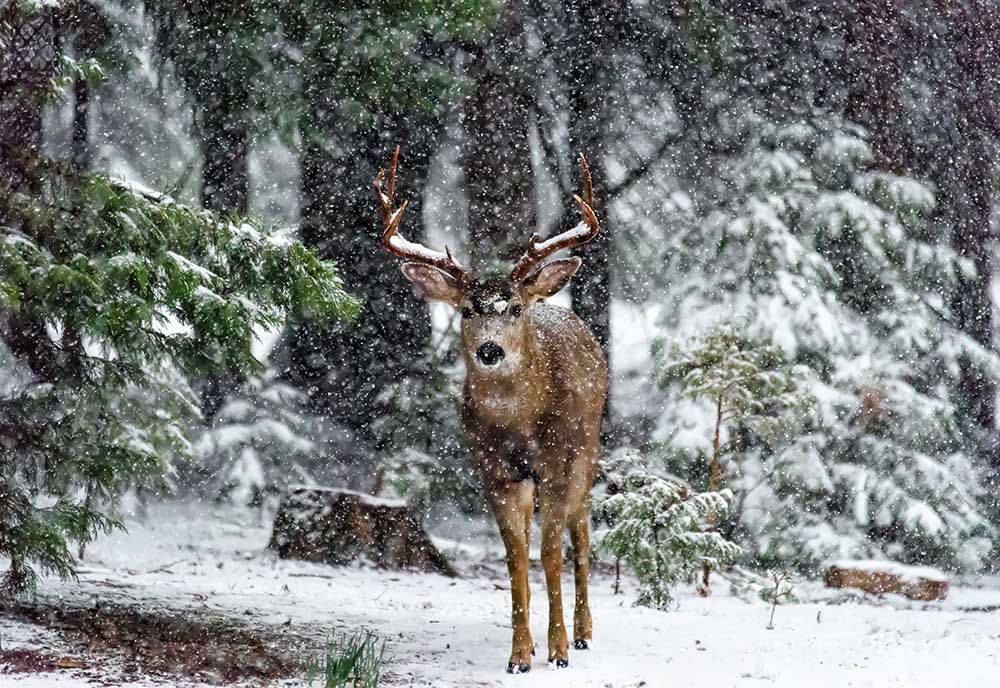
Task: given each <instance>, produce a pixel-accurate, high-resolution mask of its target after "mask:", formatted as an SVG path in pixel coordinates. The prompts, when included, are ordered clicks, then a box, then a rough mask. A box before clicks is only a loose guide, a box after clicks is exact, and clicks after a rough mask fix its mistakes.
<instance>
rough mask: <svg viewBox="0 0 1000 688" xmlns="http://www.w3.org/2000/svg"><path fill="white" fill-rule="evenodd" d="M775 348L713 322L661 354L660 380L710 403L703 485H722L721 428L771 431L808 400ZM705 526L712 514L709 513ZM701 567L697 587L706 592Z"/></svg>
mask: <svg viewBox="0 0 1000 688" xmlns="http://www.w3.org/2000/svg"><path fill="white" fill-rule="evenodd" d="M784 358H785V357H784V353H783V352H782V351H781V349H779V348H778V347H775V346H771V345H769V344H764V343H761V342H754V341H752V340H750V339H748V338H746V337H744V336H741V335H740V334H739V333H738V332H737V330H736V329H735V328H733V327H731V326H722V327H717V328H715V329H713V330H711V331H710V332H709V333H708V334H706V335H705V336H704V337H701V338H699V339H694V340H692V341H690V342H688V343H687V344H686V345H675V346H674V347H673V348H672V349H671V350H670V352H669V353H668V354H667V356H666V360H665V366H664V367H665V370H664V374H663V378H662V379H663V382H664V384H668V385H669V384H672V383H674V382H677V381H679V382H680V385H681V387H682V388H683V390H684V392H685V393H686V394H687V395H688V396H689V397H690V398H691V399H695V400H697V399H705V400H708V401H709V402H711V404H712V408H713V417H714V428H713V432H712V453H711V460H710V462H709V477H708V490H709V492H718V491H719V489H720V488H721V487H722V475H723V471H722V462H721V458H722V452H723V446H722V432H723V429H724V427H726V426H730V429H736V428H745V429H752V430H753V431H754V432H755V433H757V434H758V435H760V436H764V437H766V436H768V435H771V434H774V433H776V432H777V431H778V430H779V428H780V427H781V425H782V424H783V420H784V419H786V418H787V417H788V416H789V415H790V414H791V413H792V412H794V411H797V410H802V409H805V408H807V407H808V406H809V403H810V399H809V397H808V395H807V394H805V393H803V392H802V391H801V390H800V389H799V386H798V384H797V381H796V378H795V375H794V374H793V370H792V368H790V367H789V366H787V365H786V364H785V362H784ZM707 520H708V527H709V529H712V528H714V527H715V513H714V512H713V511H711V510H709V512H708V518H707ZM708 586H709V569H708V567H707V566H706V567H705V570H704V575H703V577H702V582H701V586H700V587H699V590H700V591H701V593H702V594H708V592H709V587H708Z"/></svg>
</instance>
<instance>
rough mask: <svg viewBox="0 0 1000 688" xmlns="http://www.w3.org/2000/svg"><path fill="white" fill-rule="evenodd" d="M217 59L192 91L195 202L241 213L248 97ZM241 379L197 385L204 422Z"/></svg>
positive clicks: (245, 206)
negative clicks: (196, 142)
mask: <svg viewBox="0 0 1000 688" xmlns="http://www.w3.org/2000/svg"><path fill="white" fill-rule="evenodd" d="M216 58H217V56H216ZM210 59H211V58H210ZM217 61H218V62H220V64H219V70H218V73H217V76H216V77H214V78H212V79H211V80H210V82H209V83H208V84H206V85H205V87H204V88H203V89H201V92H200V93H197V94H196V98H197V102H198V111H199V112H198V114H199V121H200V125H201V131H200V134H201V141H200V144H201V153H202V170H201V202H202V206H203V207H205V208H207V209H209V210H212V211H215V212H217V213H221V214H224V215H246V214H247V211H248V210H249V193H250V173H249V166H248V155H249V149H250V132H249V131H248V128H247V118H248V114H249V96H248V94H247V91H246V89H245V88H244V87H243V85H242V84H240V83H238V82H237V80H236V76H235V75H232V74H226V73H225V71H224V68H223V65H222V64H221V63H222V60H220V59H217ZM242 382H243V377H242V375H240V374H239V373H237V372H235V371H220V372H216V373H210V374H209V375H208V376H207V377H206V379H205V380H204V382H203V384H202V387H201V411H202V414H203V416H204V417H205V419H206V420H211V419H212V417H214V416H215V414H216V413H217V412H218V411H219V409H221V408H222V406H223V404H225V402H226V397H228V396H229V395H230V394H232V393H234V392H235V391H236V390H238V389H239V387H240V385H241V384H242Z"/></svg>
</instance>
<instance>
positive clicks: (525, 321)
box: [375, 148, 608, 673]
mask: <svg viewBox="0 0 1000 688" xmlns="http://www.w3.org/2000/svg"><path fill="white" fill-rule="evenodd" d="M398 161H399V149H398V148H397V149H396V152H395V154H394V155H393V157H392V163H391V166H390V168H389V174H388V179H387V180H386V179H385V170H382V171H380V172H379V174H378V176H377V177H376V178H375V198H376V200H377V202H378V209H379V214H380V215H381V218H382V223H383V225H384V231H383V234H382V247H383V248H384V249H385V250H386V251H388V252H389V253H392V254H394V255H396V256H399V257H401V258H405V259H406V260H407V262H405V263H403V265H402V271H403V275H405V276H406V279H408V280H410V282H412V283H413V284H414V285H415V286H416V288H417V290H418V291H419V292H420V293H421V294H422V295H423V296H424V298H426V299H429V300H433V301H443V302H445V303H447V304H450V305H451V306H452V307H453V308H455V309H456V310H458V311H459V312H460V313H461V314H462V325H461V349H462V356H463V357H464V359H465V368H466V380H465V390H464V396H463V407H462V416H463V427H464V430H465V434H466V435H467V437H468V439H469V440H470V441H471V443H472V445H473V449H474V451H475V454H476V458H477V463H478V465H479V470H480V472H481V474H482V478H483V481H484V483H485V488H486V494H487V498H488V501H489V504H490V507H491V509H492V511H493V514H494V516H495V517H496V521H497V524H498V525H499V527H500V534H501V536H502V538H503V543H504V547H505V549H506V551H507V569H508V572H509V574H510V593H511V618H512V622H513V631H514V634H513V642H512V649H511V654H510V660H509V662H508V664H507V671H508V673H515V672H516V673H521V672H526V671H529V670H530V669H531V656H532V655H533V654H534V649H533V644H532V640H531V630H530V628H529V623H528V622H529V615H528V605H529V600H530V597H531V594H530V591H529V589H528V541H529V538H530V533H531V521H532V518H533V516H534V511H535V498H536V491H537V498H538V505H539V511H540V514H541V531H542V547H541V552H542V567H543V568H544V569H545V583H546V587H547V588H548V597H549V628H548V643H549V647H548V651H549V661H550V662H555V663H556V665H557V666H560V667H565V666H568V665H569V644H568V641H567V636H566V627H565V625H564V623H563V605H562V588H561V574H562V558H563V555H562V543H563V531H564V530H565V529H566V527H567V525H568V526H569V532H570V539H571V542H572V544H573V564H574V568H575V579H576V599H575V605H574V610H573V639H574V646H575V647H576V648H577V649H586V648H587V645H588V641H589V640H590V639H591V633H592V631H591V618H590V608H589V604H588V600H587V576H588V573H589V562H588V550H589V547H590V532H589V526H588V519H587V506H588V503H587V498H588V494H589V492H590V488H591V486H592V485H593V482H594V477H595V473H596V470H597V458H598V451H599V445H600V430H601V416H602V413H603V410H604V397H605V394H606V392H607V386H608V367H607V364H606V363H605V361H604V355H603V353H602V351H601V347H600V346H598V344H597V341H596V340H595V339H594V337H593V335H592V334H591V333H590V331H589V330H588V329H587V326H586V325H584V324H583V322H582V321H581V320H580V319H579V318H578V317H577V316H576V315H575V314H574V313H573V312H572V311H571V310H568V309H565V308H559V307H556V306H552V305H548V304H545V303H541V300H542V299H545V298H546V297H549V296H552V295H553V294H555V293H556V292H558V291H559V290H560V289H562V288H563V287H565V286H566V285H567V284H568V283H569V280H570V278H572V277H573V274H574V273H575V272H576V271H577V269H578V268H579V267H580V259H579V258H563V259H559V260H553V261H550V262H548V263H543V262H542V261H544V260H545V259H546V258H548V257H549V256H551V255H552V254H554V253H556V252H557V251H560V250H563V249H568V248H572V247H574V246H579V245H581V244H585V243H587V242H588V241H590V240H591V239H593V238H594V237H595V236H597V233H598V231H599V226H598V223H597V217H596V216H595V215H594V210H593V205H594V202H593V184H592V181H591V177H590V171H589V169H588V167H587V161H586V159H585V158H584V157H583V155H582V154H581V155H580V163H581V166H582V169H583V179H584V196H585V199H586V200H584V199H583V198H580V197H579V196H574V198H575V199H576V202H577V203H578V204H579V206H580V210H581V211H582V213H583V222H581V223H580V224H579V225H577V226H576V227H574V228H573V229H570V230H568V231H565V232H563V233H561V234H558V235H557V236H554V237H552V238H550V239H547V240H545V241H542V240H541V238H540V237H539V236H538V235H537V234H533V235H532V236H531V238H530V239H529V240H528V246H527V249H526V251H525V252H524V255H523V256H521V258H520V259H519V260H518V261H517V264H516V265H514V268H513V270H511V272H510V274H509V275H502V274H501V275H491V276H484V277H481V278H480V277H477V276H475V275H473V274H472V273H471V272H470V271H468V270H466V269H465V268H463V267H462V266H461V264H459V262H458V261H456V260H455V258H454V257H453V256H452V255H451V252H450V251H449V250H448V248H447V246H446V247H445V250H444V253H441V252H440V251H434V250H431V249H429V248H427V247H425V246H423V245H421V244H417V243H414V242H411V241H408V240H407V239H405V238H404V237H403V236H402V235H401V234H400V233H399V224H400V221H401V220H402V218H403V212H404V210H405V209H406V203H405V202H404V203H403V204H402V205H400V206H399V208H398V209H397V208H394V205H393V195H394V192H395V188H396V167H397V163H398Z"/></svg>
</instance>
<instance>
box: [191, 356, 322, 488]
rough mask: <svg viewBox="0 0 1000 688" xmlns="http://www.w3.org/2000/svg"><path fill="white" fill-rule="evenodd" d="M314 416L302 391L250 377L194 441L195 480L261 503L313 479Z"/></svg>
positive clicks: (317, 426)
mask: <svg viewBox="0 0 1000 688" xmlns="http://www.w3.org/2000/svg"><path fill="white" fill-rule="evenodd" d="M319 435H320V422H319V420H318V419H317V418H316V417H314V416H312V415H310V414H309V413H308V410H307V409H306V407H305V395H304V394H303V393H302V392H300V391H299V390H297V389H295V388H294V387H291V386H289V385H286V384H283V383H281V382H280V381H279V380H277V379H276V375H275V373H274V371H273V370H269V371H267V372H266V373H265V374H264V375H261V376H259V377H253V378H251V379H250V380H249V381H247V383H246V384H244V385H243V387H242V390H241V392H240V393H239V394H236V395H233V396H232V397H230V398H229V399H228V400H227V401H226V403H225V404H223V406H222V408H221V409H219V411H218V412H217V413H216V414H215V416H214V417H213V418H212V423H211V425H210V426H209V427H208V428H206V429H204V430H203V431H202V432H201V433H200V436H199V437H198V439H197V440H196V441H195V443H194V459H195V464H194V471H193V473H194V475H195V476H197V477H195V478H194V482H198V483H200V484H199V485H198V487H199V488H200V490H201V491H202V492H205V493H208V494H212V495H216V496H220V497H223V498H227V499H231V500H232V501H234V502H236V503H240V504H260V503H262V500H263V499H264V498H265V497H266V496H267V495H269V494H272V495H273V494H276V493H277V492H278V491H280V490H281V489H282V488H284V487H287V486H288V485H291V484H299V483H306V484H309V483H312V482H314V480H313V478H312V474H311V471H310V467H311V465H314V464H315V463H316V461H317V458H316V453H317V451H318V444H317V441H316V438H317V437H318V436H319Z"/></svg>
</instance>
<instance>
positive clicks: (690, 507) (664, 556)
mask: <svg viewBox="0 0 1000 688" xmlns="http://www.w3.org/2000/svg"><path fill="white" fill-rule="evenodd" d="M604 472H605V475H606V476H608V478H609V480H610V482H611V483H612V484H613V485H614V486H615V488H616V492H615V493H614V494H610V495H607V496H605V497H603V498H601V499H600V500H598V501H597V503H596V504H595V505H594V511H595V514H597V515H598V517H600V518H602V519H604V520H606V521H607V522H608V523H609V524H610V527H609V528H608V529H607V530H606V531H601V532H599V533H598V534H597V535H598V537H597V548H598V550H600V551H604V552H607V553H609V554H611V555H612V556H614V557H617V558H619V559H621V560H622V561H624V562H625V563H626V564H628V566H629V568H630V569H632V571H633V572H634V573H635V575H636V578H638V579H639V584H640V589H639V596H638V599H637V603H638V604H640V605H644V606H649V607H655V608H657V609H666V608H667V607H668V606H669V605H670V603H671V601H672V599H673V597H672V595H671V592H670V590H671V587H672V586H674V585H675V584H677V583H679V582H682V581H685V580H691V579H693V577H694V575H695V574H696V573H697V572H700V571H702V570H703V569H704V568H705V567H706V566H707V567H708V568H710V569H714V568H717V567H718V566H719V564H720V563H724V562H727V561H730V560H732V559H733V558H734V557H736V555H737V554H738V553H739V548H738V547H737V546H736V545H734V544H733V543H731V542H729V541H727V540H726V539H725V538H724V537H722V536H721V535H720V534H719V533H718V532H716V531H714V530H709V529H708V528H707V524H706V519H707V517H708V514H709V513H724V512H725V511H726V509H727V508H728V505H729V502H730V501H731V499H732V493H730V492H729V491H728V490H723V491H721V492H694V491H692V490H690V489H688V488H687V487H685V486H684V485H682V484H680V483H678V482H675V481H672V480H668V479H666V478H663V477H661V476H659V475H656V474H655V473H653V472H652V471H650V470H649V468H648V467H647V466H646V463H645V461H644V460H643V458H642V457H641V456H640V455H639V454H637V453H635V452H622V453H619V454H618V455H617V456H615V457H612V459H610V460H609V461H608V462H607V463H606V464H605V466H604Z"/></svg>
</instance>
